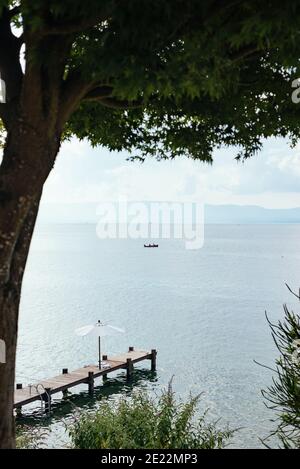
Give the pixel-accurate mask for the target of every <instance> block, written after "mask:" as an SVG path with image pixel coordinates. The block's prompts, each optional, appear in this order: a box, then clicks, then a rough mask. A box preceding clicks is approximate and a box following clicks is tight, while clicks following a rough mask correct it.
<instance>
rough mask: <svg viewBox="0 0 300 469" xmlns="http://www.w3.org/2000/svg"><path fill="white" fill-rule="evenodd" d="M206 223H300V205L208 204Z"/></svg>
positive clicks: (205, 213) (206, 207) (205, 215)
mask: <svg viewBox="0 0 300 469" xmlns="http://www.w3.org/2000/svg"><path fill="white" fill-rule="evenodd" d="M204 217H205V222H206V223H229V224H231V223H243V224H247V223H250V224H251V223H300V207H297V208H288V209H269V208H263V207H258V206H255V205H206V206H205V212H204Z"/></svg>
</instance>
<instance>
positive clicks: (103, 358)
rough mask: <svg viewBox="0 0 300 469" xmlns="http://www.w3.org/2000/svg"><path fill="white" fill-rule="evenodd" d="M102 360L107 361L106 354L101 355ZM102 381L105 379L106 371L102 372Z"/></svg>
mask: <svg viewBox="0 0 300 469" xmlns="http://www.w3.org/2000/svg"><path fill="white" fill-rule="evenodd" d="M102 361H103V362H106V361H107V355H102ZM102 379H103V382H104V381H106V380H107V373H104V374H103V375H102Z"/></svg>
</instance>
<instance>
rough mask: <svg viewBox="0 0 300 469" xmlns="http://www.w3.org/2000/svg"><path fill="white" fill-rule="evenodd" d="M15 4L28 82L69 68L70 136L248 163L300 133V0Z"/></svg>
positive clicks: (65, 78)
mask: <svg viewBox="0 0 300 469" xmlns="http://www.w3.org/2000/svg"><path fill="white" fill-rule="evenodd" d="M8 8H9V9H10V10H12V11H13V14H11V21H12V22H14V23H15V27H19V28H21V30H23V31H24V34H23V35H22V37H21V39H20V42H22V43H25V47H26V56H25V59H26V72H25V76H26V73H28V74H29V73H30V70H31V68H30V67H28V72H27V65H28V64H33V65H34V66H36V67H39V68H40V70H41V72H43V73H45V71H46V72H47V74H48V75H49V76H50V77H51V73H52V71H53V69H55V68H56V66H57V63H59V65H61V64H62V74H61V79H60V83H59V87H60V99H61V109H62V122H63V130H64V136H65V137H69V136H71V135H76V136H78V137H79V138H87V139H88V140H89V141H90V142H91V143H92V145H103V146H106V147H108V148H109V149H111V150H118V151H120V150H127V151H129V152H134V153H135V154H138V155H139V156H140V157H141V158H144V157H145V156H146V155H151V156H155V157H157V158H169V157H175V156H178V155H183V154H184V155H187V156H190V157H192V158H196V159H201V160H204V161H211V159H212V151H213V149H214V148H216V147H218V146H220V145H236V146H238V147H240V152H239V156H243V157H249V156H251V155H252V154H253V153H254V152H256V151H257V150H258V149H259V148H260V147H261V141H262V139H263V138H266V137H269V136H271V135H274V136H284V137H285V136H289V137H290V138H291V139H292V141H293V142H295V141H296V140H297V139H298V137H299V125H298V114H299V112H298V107H297V105H295V104H293V103H292V102H291V93H292V88H291V82H292V80H293V79H294V78H297V77H298V76H300V73H299V72H300V71H299V56H300V54H299V52H300V41H299V31H300V28H299V24H300V1H294V2H287V4H285V6H284V8H282V2H280V1H271V0H270V1H265V2H261V1H258V0H253V1H251V2H249V1H238V0H231V1H230V0H228V1H222V0H220V1H213V0H205V1H203V0H164V1H161V0H102V1H101V2H99V1H98V0H86V1H85V2H81V1H77V0H72V1H71V0H66V1H64V2H61V1H58V0H49V1H45V0H35V1H34V2H32V1H29V0H22V1H20V2H16V1H13V2H11V1H4V0H0V15H1V12H2V14H4V12H5V11H7V9H8ZM57 45H58V46H59V47H60V48H61V56H60V57H59V61H58V62H57V60H58V59H57V57H58V56H57V54H56V55H55V54H54V52H53V54H52V51H53V50H54V48H55V46H56V49H57ZM53 57H54V58H53ZM54 59H55V60H54ZM0 61H1V52H0ZM0 71H1V63H0ZM46 83H47V86H48V87H50V88H51V87H54V86H55V83H54V80H48V81H47V82H46ZM8 98H9V99H10V97H8ZM12 98H13V96H12V97H11V99H12ZM70 102H72V103H73V106H70V104H69V107H68V106H66V103H70ZM0 116H1V112H0ZM1 117H2V116H1Z"/></svg>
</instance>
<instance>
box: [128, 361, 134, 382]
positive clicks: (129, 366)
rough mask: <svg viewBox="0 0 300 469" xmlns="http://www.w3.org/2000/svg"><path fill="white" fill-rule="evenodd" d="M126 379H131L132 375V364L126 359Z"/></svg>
mask: <svg viewBox="0 0 300 469" xmlns="http://www.w3.org/2000/svg"><path fill="white" fill-rule="evenodd" d="M126 362H127V379H128V380H129V379H130V378H131V377H132V373H133V363H132V359H131V358H127V360H126Z"/></svg>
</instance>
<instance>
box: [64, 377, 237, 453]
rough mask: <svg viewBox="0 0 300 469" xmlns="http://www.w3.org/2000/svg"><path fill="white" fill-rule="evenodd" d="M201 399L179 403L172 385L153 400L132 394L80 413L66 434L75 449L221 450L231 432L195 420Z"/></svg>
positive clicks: (213, 424)
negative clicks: (93, 410) (91, 411)
mask: <svg viewBox="0 0 300 469" xmlns="http://www.w3.org/2000/svg"><path fill="white" fill-rule="evenodd" d="M199 398H200V396H196V397H192V396H191V397H190V398H189V399H188V400H187V401H186V402H178V401H177V400H176V397H175V393H174V391H173V390H172V387H171V385H169V387H168V389H167V390H165V391H163V392H162V393H161V395H160V396H159V397H158V398H157V399H155V398H152V397H151V396H150V395H149V394H148V393H147V392H146V391H138V392H134V393H133V395H132V396H131V397H130V398H128V397H122V398H121V399H120V400H119V401H118V402H117V403H115V402H113V401H111V400H104V401H103V402H101V404H100V408H99V409H98V410H97V412H95V413H93V414H81V415H80V416H79V418H78V419H77V420H76V421H75V422H74V424H73V426H72V427H71V429H69V434H70V436H71V440H72V442H73V445H74V447H75V448H80V449H103V448H114V449H119V448H122V449H124V448H130V449H138V448H146V449H147V448H156V449H170V448H182V449H195V448H199V449H221V448H224V446H225V445H226V443H228V442H229V439H230V437H231V436H232V434H233V431H232V430H229V429H228V428H226V429H219V428H218V425H217V422H214V423H208V422H207V421H206V415H205V414H204V415H202V416H200V417H198V418H197V417H196V413H197V411H198V404H199Z"/></svg>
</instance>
